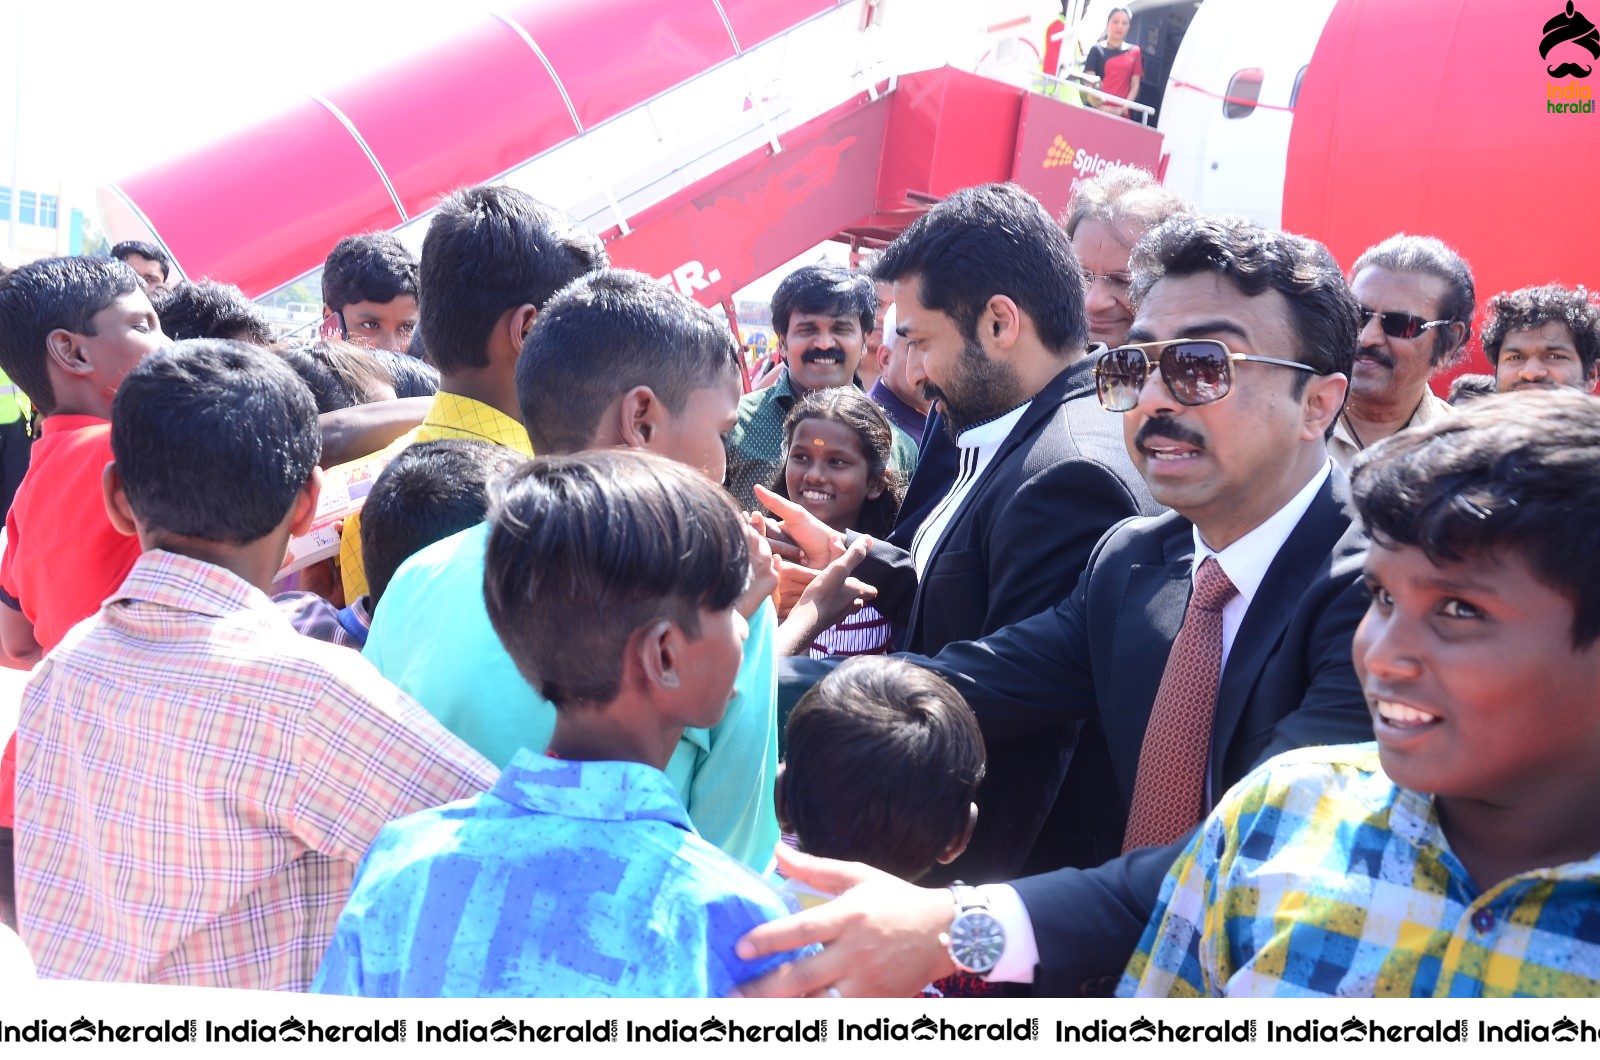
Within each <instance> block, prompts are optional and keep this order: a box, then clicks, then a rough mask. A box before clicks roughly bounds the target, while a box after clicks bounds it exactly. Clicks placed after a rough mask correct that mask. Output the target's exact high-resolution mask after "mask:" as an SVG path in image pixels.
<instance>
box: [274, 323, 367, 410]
mask: <svg viewBox="0 0 1600 1060" xmlns="http://www.w3.org/2000/svg"><path fill="white" fill-rule="evenodd" d="M268 348H269V349H271V350H272V352H273V353H275V354H277V355H278V356H279V357H281V358H282V359H283V362H284V363H285V364H287V365H288V366H289V367H290V368H291V369H292V370H293V371H294V374H295V375H298V376H299V377H300V381H301V382H303V383H305V384H306V386H308V387H310V388H311V396H312V397H313V398H315V399H316V402H317V412H318V413H323V412H334V411H336V410H338V409H347V408H350V407H351V406H353V405H364V404H366V403H367V402H369V401H380V400H382V399H383V398H385V397H387V396H388V395H387V393H386V391H387V390H390V389H393V387H394V377H393V376H392V375H391V374H390V372H389V368H388V366H387V365H386V364H384V362H382V361H380V360H379V359H378V358H376V357H374V356H373V353H374V351H373V350H369V349H366V348H364V347H361V346H354V345H351V344H350V343H348V342H328V341H325V340H321V339H319V340H317V341H316V342H302V343H298V344H295V345H289V346H284V345H278V346H271V347H268Z"/></svg>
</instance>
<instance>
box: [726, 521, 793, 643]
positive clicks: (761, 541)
mask: <svg viewBox="0 0 1600 1060" xmlns="http://www.w3.org/2000/svg"><path fill="white" fill-rule="evenodd" d="M762 530H763V524H762V520H761V517H760V516H758V515H755V514H754V513H752V514H751V515H750V518H749V521H748V522H747V523H746V524H745V527H744V541H745V544H746V545H747V546H749V549H750V584H749V585H747V586H745V590H744V593H743V594H742V595H740V597H739V599H738V600H737V601H735V603H734V606H735V607H737V608H738V610H739V613H740V614H741V615H743V616H744V617H745V618H746V619H749V618H750V617H751V616H753V615H754V614H755V613H756V611H757V610H759V609H760V607H761V605H762V604H763V603H765V602H766V601H767V600H769V599H771V598H772V596H773V593H774V592H776V591H777V588H778V581H779V578H778V565H779V563H781V562H782V561H781V560H779V559H778V557H777V556H774V555H773V554H772V548H771V547H770V546H769V545H768V544H767V538H766V535H765V534H764V533H763V532H762Z"/></svg>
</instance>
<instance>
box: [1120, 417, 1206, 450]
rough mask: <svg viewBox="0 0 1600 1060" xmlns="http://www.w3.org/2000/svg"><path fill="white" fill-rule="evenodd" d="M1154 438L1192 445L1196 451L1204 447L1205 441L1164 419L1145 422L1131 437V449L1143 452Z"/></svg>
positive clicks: (1178, 424)
mask: <svg viewBox="0 0 1600 1060" xmlns="http://www.w3.org/2000/svg"><path fill="white" fill-rule="evenodd" d="M1154 438H1167V439H1170V440H1171V441H1174V442H1181V443H1182V444H1184V445H1192V446H1194V447H1195V448H1197V449H1204V448H1205V447H1206V440H1205V439H1204V438H1202V437H1200V435H1198V434H1196V433H1195V432H1194V431H1191V430H1190V429H1189V428H1187V427H1185V426H1183V425H1182V424H1181V423H1173V422H1172V421H1171V420H1166V419H1149V420H1145V421H1144V426H1143V427H1140V428H1139V433H1138V434H1135V435H1134V436H1133V447H1134V448H1135V449H1137V450H1139V451H1140V452H1143V451H1144V447H1145V445H1146V443H1148V442H1149V441H1150V440H1151V439H1154Z"/></svg>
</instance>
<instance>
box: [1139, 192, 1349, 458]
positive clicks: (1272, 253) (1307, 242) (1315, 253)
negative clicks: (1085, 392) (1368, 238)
mask: <svg viewBox="0 0 1600 1060" xmlns="http://www.w3.org/2000/svg"><path fill="white" fill-rule="evenodd" d="M1130 264H1131V265H1132V267H1133V274H1134V275H1133V289H1132V293H1131V295H1130V297H1131V298H1132V301H1133V304H1134V305H1135V306H1138V305H1139V304H1140V303H1141V302H1143V301H1144V298H1145V296H1146V295H1147V294H1149V293H1150V288H1152V287H1154V286H1155V285H1156V284H1157V283H1159V282H1161V280H1162V279H1164V278H1166V277H1168V276H1173V277H1182V276H1194V275H1198V274H1201V273H1216V274H1218V275H1221V276H1226V277H1227V278H1228V279H1229V280H1231V281H1232V282H1233V284H1234V285H1235V286H1236V287H1238V288H1239V290H1241V291H1243V292H1244V293H1245V294H1246V295H1249V296H1254V295H1258V294H1261V293H1262V292H1263V291H1267V290H1273V291H1277V292H1278V293H1279V294H1281V295H1283V296H1284V298H1285V299H1287V300H1288V302H1289V316H1290V322H1291V324H1292V325H1293V329H1294V334H1295V338H1296V340H1297V345H1298V346H1299V347H1300V348H1299V349H1298V350H1291V351H1284V353H1285V354H1287V355H1288V357H1289V358H1290V359H1293V360H1298V361H1299V362H1300V363H1301V364H1308V365H1310V366H1311V367H1312V369H1314V370H1315V371H1316V373H1317V374H1318V375H1329V374H1332V373H1334V372H1339V373H1341V374H1343V375H1344V376H1346V377H1348V376H1349V375H1350V370H1351V366H1352V365H1353V364H1354V363H1355V356H1356V347H1357V345H1358V336H1359V334H1360V330H1361V314H1360V310H1359V308H1358V307H1357V305H1356V300H1355V296H1354V295H1352V294H1351V293H1350V285H1349V284H1348V283H1346V282H1345V278H1344V273H1343V272H1342V271H1340V269H1339V263H1338V262H1337V261H1335V260H1334V259H1333V255H1332V254H1330V253H1328V248H1327V247H1325V246H1323V245H1322V244H1321V243H1318V242H1317V241H1316V240H1314V239H1307V238H1305V237H1304V236H1297V235H1291V234H1290V233H1288V232H1280V231H1278V230H1277V229H1273V228H1265V227H1263V226H1261V225H1258V224H1256V223H1255V222H1254V221H1250V220H1247V219H1245V218H1243V217H1173V218H1170V219H1168V220H1166V221H1163V222H1162V223H1161V224H1159V225H1157V226H1156V227H1155V228H1152V229H1151V230H1150V231H1149V232H1147V233H1146V234H1145V236H1144V238H1143V239H1141V240H1139V244H1138V246H1136V247H1134V250H1133V257H1132V258H1131V259H1130ZM1292 374H1293V375H1294V376H1295V378H1296V380H1297V388H1296V392H1297V393H1301V392H1304V389H1305V383H1306V379H1305V375H1304V373H1301V372H1294V373H1292ZM1330 429H1331V425H1330Z"/></svg>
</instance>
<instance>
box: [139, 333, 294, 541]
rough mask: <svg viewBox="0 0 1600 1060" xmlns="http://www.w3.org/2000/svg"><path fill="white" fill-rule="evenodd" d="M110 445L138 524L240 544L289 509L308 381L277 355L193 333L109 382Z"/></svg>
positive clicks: (277, 521)
mask: <svg viewBox="0 0 1600 1060" xmlns="http://www.w3.org/2000/svg"><path fill="white" fill-rule="evenodd" d="M111 452H112V455H113V456H114V457H115V459H116V464H117V473H118V475H119V476H120V477H121V479H122V486H123V490H124V492H125V493H126V494H127V497H128V504H129V506H130V507H131V508H132V509H133V513H134V515H135V516H136V517H137V518H138V519H139V521H140V522H141V523H142V524H144V525H145V526H146V527H148V528H150V529H153V530H159V531H165V532H166V533H171V534H179V535H182V536H184V537H192V538H198V539H200V540H203V541H217V542H223V543H227V544H235V545H241V544H245V543H248V542H251V541H255V540H258V539H259V538H261V537H263V536H264V535H266V534H268V533H270V532H271V531H272V530H273V529H275V528H276V527H277V526H278V525H279V524H280V523H282V522H283V520H284V518H285V517H286V516H287V515H288V514H289V511H290V509H291V508H292V507H293V505H294V500H295V497H296V496H297V495H298V494H299V492H300V491H301V490H302V489H304V488H305V485H306V483H307V482H308V481H309V480H310V478H311V473H312V471H313V470H314V469H315V468H316V466H317V460H318V458H319V457H321V455H322V432H321V431H320V430H319V429H318V427H317V406H316V403H315V402H314V401H313V400H312V398H311V391H310V390H308V389H307V388H306V385H305V384H304V383H302V382H301V381H300V377H299V376H297V375H295V374H294V372H292V371H290V370H289V366H288V365H286V364H284V363H283V361H282V360H281V359H280V358H278V357H277V356H275V355H273V354H272V353H270V352H269V351H267V350H264V349H261V348H260V347H258V346H252V345H250V344H248V343H243V342H230V341H228V340H226V339H190V340H187V341H185V342H178V343H174V344H173V345H171V346H168V347H167V348H165V349H163V350H158V351H157V352H155V353H154V354H151V355H150V356H149V357H146V358H145V359H144V360H143V361H141V362H140V363H139V366H138V367H137V368H135V369H134V370H133V371H131V372H129V373H128V376H127V378H125V379H124V380H123V381H122V385H121V386H120V387H118V388H117V396H116V397H115V399H113V400H112V403H111Z"/></svg>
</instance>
